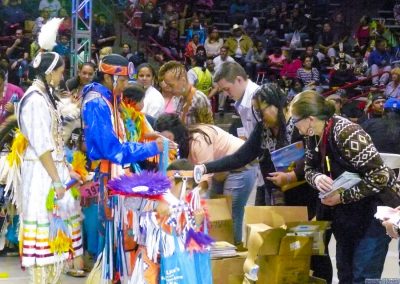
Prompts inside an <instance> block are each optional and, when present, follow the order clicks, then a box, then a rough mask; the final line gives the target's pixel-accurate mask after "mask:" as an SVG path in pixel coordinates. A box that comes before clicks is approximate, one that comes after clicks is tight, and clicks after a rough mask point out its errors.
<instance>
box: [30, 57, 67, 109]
mask: <svg viewBox="0 0 400 284" xmlns="http://www.w3.org/2000/svg"><path fill="white" fill-rule="evenodd" d="M37 56H40V63H39V65H38V66H36V67H34V72H35V77H36V78H37V79H38V80H40V81H41V82H42V83H43V84H44V87H45V88H46V93H47V96H48V98H49V99H50V102H51V104H52V105H53V107H54V108H55V109H57V103H56V102H57V101H59V98H58V97H56V96H55V95H54V94H53V91H52V89H51V88H50V86H49V84H48V83H47V80H46V73H45V72H46V71H47V69H48V68H49V67H50V65H51V64H52V62H53V60H54V58H55V56H56V54H55V53H53V52H44V53H42V54H40V55H37ZM63 65H64V60H63V59H62V58H61V56H59V57H58V61H57V63H56V65H55V66H54V69H53V70H52V71H54V70H57V69H58V68H60V67H61V66H63Z"/></svg>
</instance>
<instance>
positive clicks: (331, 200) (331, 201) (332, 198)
mask: <svg viewBox="0 0 400 284" xmlns="http://www.w3.org/2000/svg"><path fill="white" fill-rule="evenodd" d="M321 203H322V204H324V205H327V206H335V205H338V204H340V203H342V201H341V200H340V194H339V192H337V191H335V192H334V193H332V194H331V195H328V196H327V197H325V198H323V199H321Z"/></svg>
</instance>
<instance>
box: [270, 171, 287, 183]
mask: <svg viewBox="0 0 400 284" xmlns="http://www.w3.org/2000/svg"><path fill="white" fill-rule="evenodd" d="M269 175H270V177H267V180H270V181H272V183H273V184H275V185H276V186H279V187H282V186H284V185H285V184H287V183H288V176H287V173H284V172H273V173H269Z"/></svg>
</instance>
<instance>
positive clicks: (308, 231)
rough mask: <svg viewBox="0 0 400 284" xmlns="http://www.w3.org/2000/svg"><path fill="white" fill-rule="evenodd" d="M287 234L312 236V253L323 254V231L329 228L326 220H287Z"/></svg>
mask: <svg viewBox="0 0 400 284" xmlns="http://www.w3.org/2000/svg"><path fill="white" fill-rule="evenodd" d="M286 226H287V231H288V233H287V235H294V236H307V237H312V239H313V246H312V254H313V255H325V233H326V230H327V229H329V228H330V222H328V221H308V222H288V223H287V224H286Z"/></svg>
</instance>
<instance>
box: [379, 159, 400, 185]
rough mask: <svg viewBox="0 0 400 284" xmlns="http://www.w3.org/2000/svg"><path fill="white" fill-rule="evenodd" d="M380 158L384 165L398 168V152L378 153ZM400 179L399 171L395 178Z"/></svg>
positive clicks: (399, 162)
mask: <svg viewBox="0 0 400 284" xmlns="http://www.w3.org/2000/svg"><path fill="white" fill-rule="evenodd" d="M380 155H381V158H382V160H383V162H384V163H385V165H387V166H388V167H389V168H391V169H392V170H398V169H400V155H399V154H391V153H380ZM399 179H400V171H399V174H398V175H397V180H399Z"/></svg>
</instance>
